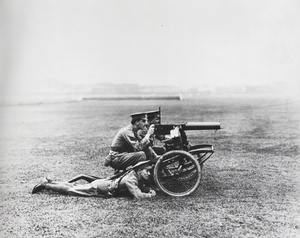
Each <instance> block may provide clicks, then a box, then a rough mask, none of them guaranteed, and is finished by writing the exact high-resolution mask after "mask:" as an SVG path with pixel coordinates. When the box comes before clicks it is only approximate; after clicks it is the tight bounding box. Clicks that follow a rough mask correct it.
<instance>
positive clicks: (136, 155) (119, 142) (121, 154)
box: [104, 113, 158, 170]
mask: <svg viewBox="0 0 300 238" xmlns="http://www.w3.org/2000/svg"><path fill="white" fill-rule="evenodd" d="M130 116H131V118H132V119H131V124H130V125H128V126H125V127H123V128H122V129H120V130H119V131H118V133H117V135H116V136H115V138H114V139H113V142H112V144H111V147H110V151H109V154H108V156H106V158H105V163H104V165H105V166H111V167H112V168H114V169H116V170H126V168H127V167H128V166H130V165H134V164H136V163H138V162H140V161H145V160H150V161H152V162H156V161H157V158H158V156H157V154H156V153H155V152H154V151H153V150H152V148H151V147H150V143H151V141H150V137H151V136H152V135H153V133H154V126H153V125H152V126H150V127H149V128H148V129H146V125H147V115H146V114H145V113H134V114H131V115H130ZM141 129H143V130H144V129H145V130H146V134H145V136H144V137H143V138H142V139H141V140H139V138H138V136H137V132H138V130H141Z"/></svg>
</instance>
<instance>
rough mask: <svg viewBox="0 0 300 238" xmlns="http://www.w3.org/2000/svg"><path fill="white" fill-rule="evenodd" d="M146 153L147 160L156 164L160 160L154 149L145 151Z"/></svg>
mask: <svg viewBox="0 0 300 238" xmlns="http://www.w3.org/2000/svg"><path fill="white" fill-rule="evenodd" d="M144 152H145V154H146V157H147V160H150V161H151V162H152V163H156V162H157V160H158V159H159V156H158V155H157V154H156V153H155V151H154V150H153V149H152V147H148V148H146V149H144Z"/></svg>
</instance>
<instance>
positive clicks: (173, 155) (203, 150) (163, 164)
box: [153, 122, 221, 197]
mask: <svg viewBox="0 0 300 238" xmlns="http://www.w3.org/2000/svg"><path fill="white" fill-rule="evenodd" d="M219 129H221V126H220V123H219V122H186V123H177V124H176V123H175V124H158V125H155V132H154V133H155V135H159V136H166V135H169V136H168V138H167V139H165V140H163V141H162V142H163V143H164V147H165V149H166V152H165V153H164V154H163V155H162V156H161V157H160V158H159V160H158V161H157V162H156V164H155V166H154V171H153V176H154V181H155V183H156V185H157V186H158V188H159V189H160V190H161V191H162V192H164V193H165V194H167V195H170V196H176V197H180V196H187V195H190V194H191V193H193V192H194V191H195V190H196V189H197V188H198V186H199V185H200V182H201V178H202V167H203V164H204V162H205V161H206V160H208V159H209V158H210V157H211V156H212V155H213V153H214V148H213V145H210V144H199V145H192V144H191V143H190V142H189V140H188V139H187V135H186V132H185V131H188V130H219Z"/></svg>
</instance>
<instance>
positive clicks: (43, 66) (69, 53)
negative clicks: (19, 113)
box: [0, 0, 300, 91]
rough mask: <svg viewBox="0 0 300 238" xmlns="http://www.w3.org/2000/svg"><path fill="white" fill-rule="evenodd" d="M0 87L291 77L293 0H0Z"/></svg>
mask: <svg viewBox="0 0 300 238" xmlns="http://www.w3.org/2000/svg"><path fill="white" fill-rule="evenodd" d="M0 3H1V5H0V8H1V9H2V10H1V11H2V12H1V15H2V17H1V24H2V25H1V29H2V32H3V33H1V43H2V46H3V47H2V48H1V52H0V53H1V55H2V57H1V70H2V73H1V77H2V89H5V90H6V91H12V90H17V89H19V90H20V89H22V88H23V87H25V86H32V87H34V85H37V84H36V82H44V83H45V84H47V82H48V81H52V82H74V83H97V82H99V83H100V82H112V83H139V84H174V85H184V84H186V85H187V84H188V85H191V86H193V85H194V86H198V85H201V84H209V85H216V84H220V85H224V84H249V83H259V84H264V83H270V82H275V81H284V80H286V81H288V82H294V83H296V82H299V76H300V70H299V69H300V56H299V53H300V1H299V0H270V1H266V0H251V1H248V0H245V1H242V0H206V1H204V0H203V1H200V0H195V1H194V0H190V1H189V0H184V1H183V0H182V1H179V0H170V1H164V0H151V1H150V0H149V1H143V0H118V1H116V0H106V1H103V0H85V1H83V0H81V1H79V0H0Z"/></svg>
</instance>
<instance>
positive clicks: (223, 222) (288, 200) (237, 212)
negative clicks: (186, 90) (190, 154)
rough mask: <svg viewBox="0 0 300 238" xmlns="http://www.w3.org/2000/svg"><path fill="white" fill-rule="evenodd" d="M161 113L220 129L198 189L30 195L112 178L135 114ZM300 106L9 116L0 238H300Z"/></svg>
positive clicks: (100, 106) (67, 106)
mask: <svg viewBox="0 0 300 238" xmlns="http://www.w3.org/2000/svg"><path fill="white" fill-rule="evenodd" d="M295 102H296V103H295ZM158 106H161V107H162V116H163V117H162V121H163V122H165V123H167V122H170V123H171V122H185V121H220V122H221V125H222V127H223V129H222V130H221V131H218V132H217V133H214V132H211V131H206V132H199V131H198V132H189V133H188V137H189V138H190V140H191V142H194V143H195V144H197V143H211V144H214V146H215V151H216V152H215V154H214V155H213V157H212V158H211V159H209V160H208V161H207V162H205V164H204V170H203V180H202V184H201V186H200V187H199V189H198V190H197V191H196V192H195V193H194V194H192V195H191V196H189V197H183V198H173V197H167V196H164V195H163V194H158V196H157V197H155V198H153V199H151V200H144V201H135V200H132V199H130V198H111V199H101V198H100V199H99V198H81V197H68V196H63V195H59V194H55V193H46V192H45V193H40V194H34V195H32V194H31V190H32V188H33V186H34V185H35V184H36V183H38V182H39V181H40V180H41V178H43V177H46V176H47V177H49V178H52V179H55V180H66V179H69V178H71V177H73V176H75V175H77V174H80V173H87V174H93V175H97V176H107V175H109V174H111V173H112V172H113V171H112V169H110V168H106V167H104V166H103V160H104V157H105V155H106V154H107V153H108V148H109V145H110V143H111V141H112V139H113V137H114V135H115V134H116V132H117V130H118V129H119V128H120V127H122V126H124V125H127V124H128V122H129V117H128V115H129V114H130V113H132V112H136V111H143V110H154V109H156V108H157V107H158ZM299 109H300V102H299V100H298V101H297V100H291V99H286V98H284V99H280V98H277V99H274V98H271V97H265V98H258V97H252V98H246V97H242V98H233V97H231V98H224V97H218V98H216V97H215V98H213V97H209V98H201V99H198V100H183V101H143V102H135V101H123V102H121V101H106V102H102V101H83V102H76V103H57V104H44V105H42V104H40V105H23V106H9V107H2V108H1V124H0V125H1V127H0V130H1V131H0V133H1V136H0V143H1V144H0V145H1V147H0V148H1V150H0V158H1V162H0V163H1V170H0V172H1V173H0V189H1V191H0V200H1V203H0V205H1V223H0V224H1V227H0V237H222V238H223V237H278V238H279V237H280V238H282V237H300V215H299V214H300V205H299V204H300V203H299V202H300V201H299V200H300V198H299V195H300V174H299V173H300V156H299V155H300V153H299V146H300V143H299V142H300V130H299V123H300V110H299Z"/></svg>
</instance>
